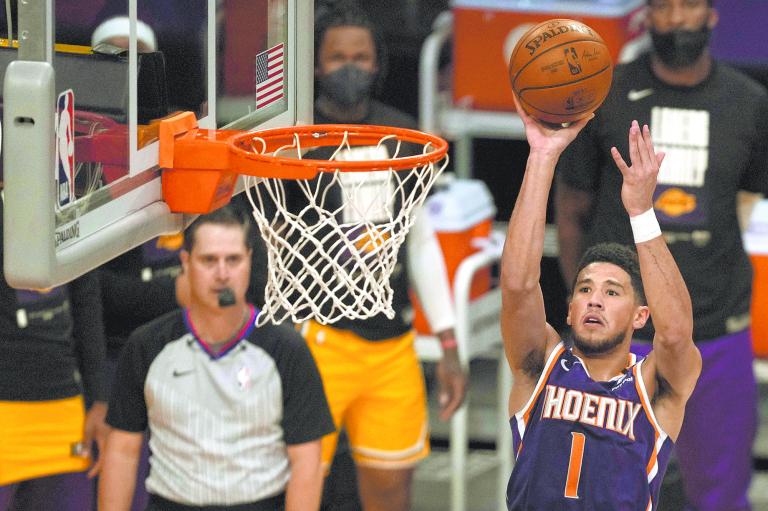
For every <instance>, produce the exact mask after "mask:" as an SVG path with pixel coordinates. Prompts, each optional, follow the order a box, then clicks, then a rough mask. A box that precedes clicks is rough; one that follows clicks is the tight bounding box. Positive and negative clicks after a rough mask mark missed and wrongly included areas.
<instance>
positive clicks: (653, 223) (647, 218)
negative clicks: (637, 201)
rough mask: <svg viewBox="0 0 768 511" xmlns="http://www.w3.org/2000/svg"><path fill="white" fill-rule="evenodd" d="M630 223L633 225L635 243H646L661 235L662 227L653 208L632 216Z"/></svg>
mask: <svg viewBox="0 0 768 511" xmlns="http://www.w3.org/2000/svg"><path fill="white" fill-rule="evenodd" d="M629 224H630V225H631V226H632V237H633V238H634V239H635V243H644V242H646V241H650V240H652V239H654V238H658V237H659V236H661V227H660V226H659V221H658V219H657V218H656V212H655V211H654V210H653V208H650V209H648V210H646V211H644V212H643V213H640V214H639V215H634V216H630V217H629Z"/></svg>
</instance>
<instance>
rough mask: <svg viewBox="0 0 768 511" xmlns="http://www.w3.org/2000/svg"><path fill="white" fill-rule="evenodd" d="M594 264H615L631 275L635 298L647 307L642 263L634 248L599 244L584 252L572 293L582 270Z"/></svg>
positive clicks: (572, 285)
mask: <svg viewBox="0 0 768 511" xmlns="http://www.w3.org/2000/svg"><path fill="white" fill-rule="evenodd" d="M592 263H611V264H615V265H616V266H618V267H619V268H621V269H622V270H624V271H625V272H627V273H628V274H629V278H630V280H631V282H632V289H633V291H634V292H635V298H636V299H637V301H638V302H639V303H640V304H642V305H647V301H646V299H645V289H644V288H643V279H642V277H641V276H640V262H639V261H638V259H637V252H636V251H635V249H634V248H632V247H629V246H627V245H622V244H621V243H598V244H596V245H593V246H591V247H589V248H588V249H587V251H586V252H584V255H583V256H582V258H581V261H579V266H578V268H577V269H576V277H575V278H574V280H573V283H572V284H571V292H573V289H574V288H575V287H576V281H577V279H578V278H579V274H580V273H581V270H583V269H584V268H585V267H586V266H588V265H590V264H592Z"/></svg>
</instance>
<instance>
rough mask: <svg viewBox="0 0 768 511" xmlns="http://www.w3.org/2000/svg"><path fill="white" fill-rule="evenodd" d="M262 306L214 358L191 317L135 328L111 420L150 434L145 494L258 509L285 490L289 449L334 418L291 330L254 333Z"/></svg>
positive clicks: (177, 315) (329, 427)
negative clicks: (254, 504)
mask: <svg viewBox="0 0 768 511" xmlns="http://www.w3.org/2000/svg"><path fill="white" fill-rule="evenodd" d="M255 318H256V309H255V308H253V307H251V317H250V319H249V321H248V322H247V323H246V326H245V327H244V328H243V331H242V332H240V333H239V335H237V336H236V337H235V338H234V340H233V341H232V342H230V343H229V344H228V345H226V346H224V348H223V349H222V350H221V351H220V352H218V353H214V352H213V351H211V350H210V349H209V347H208V346H207V345H206V344H205V343H204V342H202V341H201V340H200V339H199V338H198V337H197V335H196V334H195V326H194V324H193V323H192V321H191V319H190V317H189V314H188V312H187V311H180V310H179V311H174V312H171V313H168V314H166V315H164V316H162V317H160V318H158V319H156V320H154V321H152V322H150V323H148V324H146V325H144V326H143V327H141V328H139V329H137V330H136V331H135V332H134V333H133V334H132V335H131V337H130V339H129V341H128V343H127V344H126V346H125V348H124V351H123V353H122V355H121V358H120V362H119V365H118V370H117V379H116V382H115V385H114V389H113V393H112V398H111V400H110V405H109V413H108V417H107V422H108V423H109V424H110V425H111V426H113V427H115V428H118V429H121V430H125V431H133V432H141V431H144V430H145V429H146V428H147V426H149V430H150V449H151V451H152V455H151V458H150V461H151V469H150V474H149V477H148V478H147V481H146V485H147V490H148V491H149V492H150V493H153V494H156V495H159V496H161V497H163V498H166V499H168V500H171V501H174V502H178V503H180V504H186V505H194V506H201V505H233V504H241V503H248V502H256V501H259V500H262V499H265V498H268V497H271V496H273V495H276V494H279V493H281V492H283V491H284V489H285V485H286V483H287V482H288V479H289V476H290V466H289V461H288V456H287V452H286V445H291V444H301V443H305V442H309V441H312V440H317V439H319V438H321V437H322V436H323V435H325V434H327V433H330V432H332V431H333V429H334V427H333V421H332V419H331V415H330V412H329V410H328V404H327V401H326V398H325V394H324V392H323V385H322V382H321V380H320V376H319V374H318V372H317V367H316V366H315V363H314V360H313V359H312V355H311V354H310V352H309V350H308V348H307V346H306V343H305V342H304V340H303V339H302V338H301V336H300V335H299V334H298V333H297V332H296V331H294V330H293V329H291V328H287V327H281V326H274V325H265V326H263V327H256V326H255V324H254V323H255Z"/></svg>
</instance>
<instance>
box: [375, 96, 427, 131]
mask: <svg viewBox="0 0 768 511" xmlns="http://www.w3.org/2000/svg"><path fill="white" fill-rule="evenodd" d="M369 117H370V121H371V124H380V125H385V126H396V127H399V128H410V129H416V127H417V126H418V123H417V122H416V119H415V118H414V117H413V116H411V115H410V114H407V113H406V112H403V111H402V110H398V109H397V108H395V107H393V106H390V105H387V104H385V103H382V102H381V101H377V100H372V101H371V113H370V115H369Z"/></svg>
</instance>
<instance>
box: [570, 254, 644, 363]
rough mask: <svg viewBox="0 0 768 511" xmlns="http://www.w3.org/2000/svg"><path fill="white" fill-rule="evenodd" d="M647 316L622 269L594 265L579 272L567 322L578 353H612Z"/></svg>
mask: <svg viewBox="0 0 768 511" xmlns="http://www.w3.org/2000/svg"><path fill="white" fill-rule="evenodd" d="M647 316H648V308H647V307H645V306H641V305H639V304H638V303H637V301H636V298H635V292H634V289H633V288H632V280H631V278H630V276H629V274H628V273H627V272H626V271H624V270H623V269H621V268H619V267H618V266H616V265H615V264H611V263H601V262H596V263H592V264H590V265H588V266H586V267H585V268H584V269H583V270H581V272H579V276H578V279H577V281H576V285H575V287H574V290H573V295H572V296H571V302H570V303H569V305H568V319H567V322H568V325H570V327H571V330H572V331H573V335H574V338H575V341H576V346H577V347H580V348H581V349H582V351H584V352H587V353H603V352H607V351H610V350H612V349H613V348H614V347H616V346H618V345H620V344H622V342H623V341H624V340H625V339H628V338H629V337H630V336H631V335H632V332H633V331H634V330H635V329H637V328H641V327H642V326H643V325H644V324H645V321H646V319H647ZM580 345H581V346H580Z"/></svg>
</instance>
